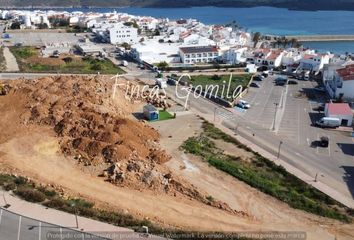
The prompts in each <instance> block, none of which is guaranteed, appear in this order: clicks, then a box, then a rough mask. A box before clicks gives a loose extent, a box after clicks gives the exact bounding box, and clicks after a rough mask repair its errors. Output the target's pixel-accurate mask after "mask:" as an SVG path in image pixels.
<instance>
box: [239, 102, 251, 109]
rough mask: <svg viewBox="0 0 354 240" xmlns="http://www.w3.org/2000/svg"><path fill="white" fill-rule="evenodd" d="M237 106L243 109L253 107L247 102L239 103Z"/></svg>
mask: <svg viewBox="0 0 354 240" xmlns="http://www.w3.org/2000/svg"><path fill="white" fill-rule="evenodd" d="M236 106H237V107H239V108H243V109H249V108H250V107H251V105H250V104H249V103H248V102H247V101H245V100H240V101H238V102H237V104H236Z"/></svg>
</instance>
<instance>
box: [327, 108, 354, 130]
mask: <svg viewBox="0 0 354 240" xmlns="http://www.w3.org/2000/svg"><path fill="white" fill-rule="evenodd" d="M324 112H325V115H326V117H331V118H338V119H339V120H340V123H341V125H342V126H348V127H350V126H352V124H353V111H352V110H351V109H350V107H349V104H348V103H327V104H326V106H325V111H324Z"/></svg>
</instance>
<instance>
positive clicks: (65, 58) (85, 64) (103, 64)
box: [10, 47, 123, 74]
mask: <svg viewBox="0 0 354 240" xmlns="http://www.w3.org/2000/svg"><path fill="white" fill-rule="evenodd" d="M10 50H11V52H12V53H13V54H14V56H15V57H16V60H17V62H18V64H19V67H20V70H21V71H22V72H55V73H76V74H96V73H98V72H100V73H101V74H117V73H122V72H123V70H122V69H120V68H119V67H117V66H115V65H114V64H113V63H112V62H111V61H110V60H107V59H104V60H98V59H94V58H92V57H81V56H76V55H62V56H60V57H59V58H43V57H40V56H39V50H37V49H36V48H34V47H12V48H11V49H10Z"/></svg>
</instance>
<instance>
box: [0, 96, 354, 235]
mask: <svg viewBox="0 0 354 240" xmlns="http://www.w3.org/2000/svg"><path fill="white" fill-rule="evenodd" d="M21 96H22V95H18V96H17V95H16V98H0V109H1V111H2V115H1V118H0V132H1V136H0V167H1V170H3V171H7V172H15V173H18V174H21V175H24V176H28V177H30V178H32V179H35V180H37V181H40V182H42V183H48V184H54V185H57V186H60V187H63V188H64V189H65V190H66V191H67V192H68V193H69V194H71V195H74V196H81V197H85V198H87V199H90V200H92V201H94V202H95V203H96V205H97V206H100V207H103V208H106V209H116V210H124V211H126V212H129V213H130V214H133V215H135V216H137V217H140V218H148V219H150V220H152V221H154V222H157V223H160V224H162V225H164V226H166V227H177V228H181V229H189V230H199V231H274V230H276V231H306V232H307V234H308V239H316V240H317V239H334V235H335V234H336V235H337V239H354V236H353V233H352V229H353V225H343V224H341V223H338V222H336V221H333V220H328V219H324V218H321V217H316V216H313V215H310V214H307V213H304V212H302V211H298V210H294V209H291V208H290V207H288V206H287V205H286V204H284V203H281V202H279V201H278V200H276V199H274V198H272V197H269V196H267V195H265V194H263V193H260V192H259V191H257V190H255V189H253V188H251V187H249V186H248V185H246V184H244V183H243V182H240V181H237V180H235V179H234V178H232V177H230V176H228V175H226V174H224V173H222V172H220V171H218V170H216V169H214V168H212V167H209V166H208V164H207V163H205V162H203V161H201V159H199V158H196V157H193V156H190V155H185V154H183V153H182V152H180V151H179V150H178V147H179V146H180V144H181V143H182V142H183V141H184V140H185V139H187V138H188V137H189V136H193V135H197V134H199V133H200V131H201V121H200V119H198V118H197V117H195V116H193V115H192V114H185V115H181V116H179V117H177V119H175V120H169V121H163V122H155V123H154V124H152V125H153V126H154V127H155V128H156V129H159V130H160V133H161V146H162V148H163V149H165V150H166V151H167V152H168V153H169V154H171V156H172V159H171V160H170V161H169V162H167V163H165V164H164V165H165V167H166V168H169V169H170V170H171V171H172V173H173V174H174V175H177V177H178V178H181V179H183V180H185V181H187V182H189V184H191V185H192V186H194V187H195V189H198V191H200V192H202V193H207V194H208V195H210V196H213V198H215V199H216V200H221V201H223V202H225V203H227V204H228V205H229V206H230V207H231V208H232V209H235V210H237V211H238V212H239V213H245V214H233V213H230V212H228V211H225V210H222V209H217V208H216V207H212V206H208V205H206V204H205V203H202V202H200V201H197V200H196V199H193V198H191V197H186V196H185V195H176V196H173V195H169V194H164V193H161V192H158V193H156V192H154V191H152V190H149V189H142V188H140V189H138V190H137V189H131V188H130V187H125V186H115V185H113V184H111V183H108V182H105V181H103V180H102V178H99V177H97V175H96V174H95V173H94V172H89V171H82V166H81V165H78V163H77V162H75V161H73V159H72V157H65V156H64V155H63V154H62V152H61V150H60V149H61V144H60V139H59V138H58V136H57V135H56V134H55V132H54V131H53V129H52V127H51V126H48V125H36V124H27V125H24V124H23V122H22V120H21V119H23V116H22V115H21V112H19V111H18V108H21V109H23V108H24V107H25V106H26V102H27V100H28V99H27V98H26V96H22V97H21ZM14 103H16V104H14ZM117 104H118V103H117ZM119 104H120V105H121V107H122V108H123V107H124V106H125V108H127V109H130V108H132V107H131V106H129V105H127V104H125V103H119ZM132 111H136V109H132ZM225 151H228V152H233V151H234V150H233V149H232V147H231V146H227V148H225ZM235 151H238V150H235Z"/></svg>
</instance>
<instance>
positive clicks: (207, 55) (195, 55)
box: [179, 46, 219, 64]
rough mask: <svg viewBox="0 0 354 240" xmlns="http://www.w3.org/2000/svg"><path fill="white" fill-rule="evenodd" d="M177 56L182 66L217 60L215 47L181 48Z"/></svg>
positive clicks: (217, 55) (217, 52)
mask: <svg viewBox="0 0 354 240" xmlns="http://www.w3.org/2000/svg"><path fill="white" fill-rule="evenodd" d="M179 54H180V57H181V61H182V63H184V64H196V63H212V62H215V61H216V60H217V59H218V58H219V51H218V48H217V47H216V46H193V47H181V48H179Z"/></svg>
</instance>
